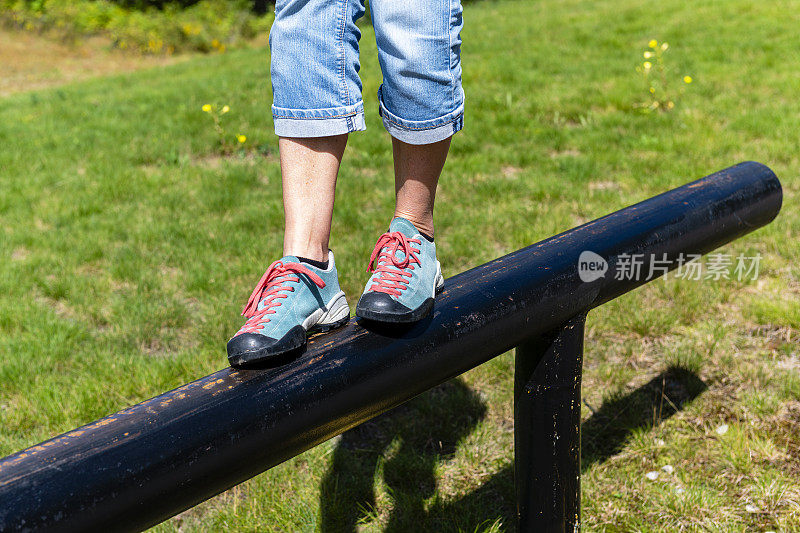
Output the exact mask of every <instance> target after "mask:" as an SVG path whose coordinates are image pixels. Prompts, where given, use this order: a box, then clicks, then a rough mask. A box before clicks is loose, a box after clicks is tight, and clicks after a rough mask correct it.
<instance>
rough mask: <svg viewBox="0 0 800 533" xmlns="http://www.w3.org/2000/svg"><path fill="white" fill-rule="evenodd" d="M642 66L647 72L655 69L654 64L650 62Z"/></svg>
mask: <svg viewBox="0 0 800 533" xmlns="http://www.w3.org/2000/svg"><path fill="white" fill-rule="evenodd" d="M642 66H643V67H644V69H645V70H650V69H651V68H652V67H653V64H652V63H651V62H649V61H645V62H644V63H642Z"/></svg>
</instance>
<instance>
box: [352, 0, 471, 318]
mask: <svg viewBox="0 0 800 533" xmlns="http://www.w3.org/2000/svg"><path fill="white" fill-rule="evenodd" d="M370 6H371V9H372V23H373V26H374V28H375V37H376V40H377V43H378V60H379V61H380V64H381V71H382V72H383V83H382V84H381V86H380V88H379V89H378V104H379V109H380V114H381V117H383V125H384V127H385V128H386V130H387V131H388V132H389V134H390V135H391V136H392V146H393V150H394V168H395V189H396V201H397V203H396V207H395V217H394V219H393V220H392V222H391V224H389V231H387V232H386V233H384V234H383V235H381V236H380V237H379V238H378V242H377V244H376V245H375V249H374V250H373V253H372V261H371V263H370V269H371V270H372V276H371V277H370V279H369V281H368V282H367V285H366V287H365V288H364V293H363V294H362V295H361V298H360V299H359V301H358V305H357V306H356V315H358V316H359V317H362V318H365V319H370V320H376V321H381V322H395V323H402V322H406V323H408V322H415V321H418V320H420V319H422V318H424V317H425V316H426V315H428V313H430V312H431V310H432V309H433V303H434V298H435V295H436V291H437V290H438V289H439V288H441V287H442V285H443V283H444V280H443V277H442V271H441V267H440V265H439V261H438V260H437V258H436V245H435V244H434V242H433V204H434V200H435V198H436V185H437V183H438V181H439V175H440V174H441V171H442V167H443V166H444V162H445V159H446V158H447V152H448V150H449V148H450V138H451V137H452V136H453V135H454V134H455V133H456V132H458V131H459V130H460V129H461V128H462V127H463V125H464V120H463V116H464V91H463V90H462V88H461V36H460V32H461V27H462V17H461V13H462V10H461V3H460V0H403V1H402V2H398V1H395V0H372V1H371V2H370Z"/></svg>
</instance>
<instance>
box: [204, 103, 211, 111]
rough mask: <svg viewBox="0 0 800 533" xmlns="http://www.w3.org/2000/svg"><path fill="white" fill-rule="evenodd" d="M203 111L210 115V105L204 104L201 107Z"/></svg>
mask: <svg viewBox="0 0 800 533" xmlns="http://www.w3.org/2000/svg"><path fill="white" fill-rule="evenodd" d="M203 111H205V112H206V113H211V104H205V105H204V106H203Z"/></svg>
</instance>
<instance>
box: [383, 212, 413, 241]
mask: <svg viewBox="0 0 800 533" xmlns="http://www.w3.org/2000/svg"><path fill="white" fill-rule="evenodd" d="M389 231H391V232H394V231H399V232H400V233H402V234H403V235H405V236H406V237H409V238H411V237H413V236H414V235H417V234H418V233H419V230H418V229H417V228H416V227H415V226H414V224H412V223H411V221H409V220H406V219H405V218H403V217H395V218H394V219H393V220H392V223H391V224H389Z"/></svg>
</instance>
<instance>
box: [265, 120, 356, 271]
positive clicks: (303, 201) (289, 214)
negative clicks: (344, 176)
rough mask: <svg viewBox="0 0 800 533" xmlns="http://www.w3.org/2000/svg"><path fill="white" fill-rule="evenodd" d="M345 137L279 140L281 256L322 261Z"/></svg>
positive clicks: (329, 231)
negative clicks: (283, 226) (281, 210)
mask: <svg viewBox="0 0 800 533" xmlns="http://www.w3.org/2000/svg"><path fill="white" fill-rule="evenodd" d="M346 144H347V134H344V135H334V136H331V137H313V138H304V139H301V138H288V137H281V138H280V140H279V141H278V147H279V149H280V155H281V176H282V181H283V210H284V216H285V219H286V228H285V230H284V233H283V255H295V256H300V257H305V258H307V259H313V260H315V261H325V260H326V259H328V240H329V239H330V235H331V217H332V216H333V200H334V192H335V189H336V175H337V174H338V173H339V164H340V163H341V161H342V155H344V148H345V145H346Z"/></svg>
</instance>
